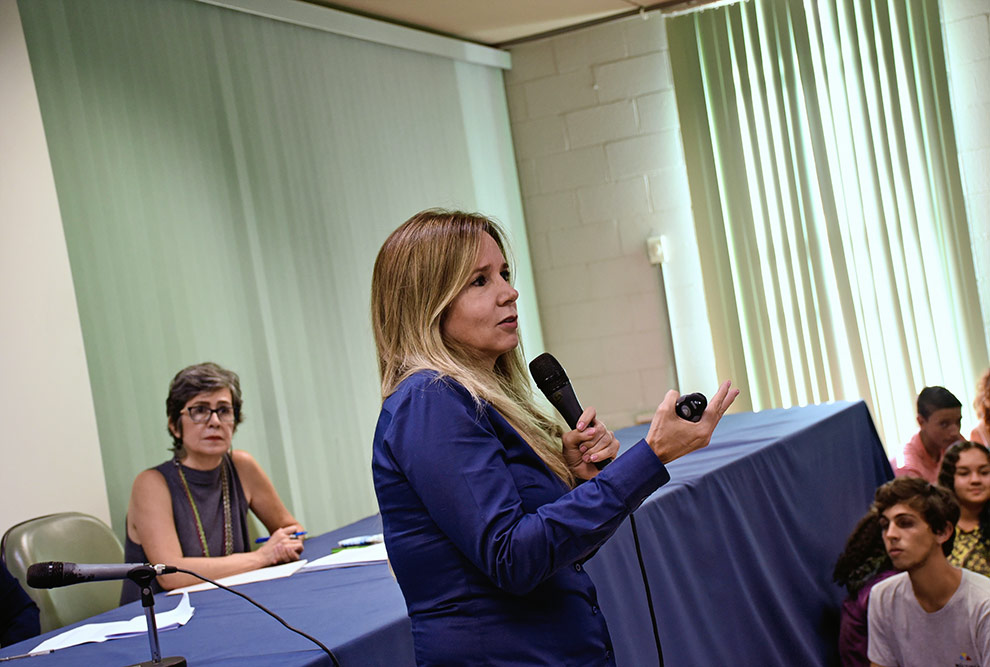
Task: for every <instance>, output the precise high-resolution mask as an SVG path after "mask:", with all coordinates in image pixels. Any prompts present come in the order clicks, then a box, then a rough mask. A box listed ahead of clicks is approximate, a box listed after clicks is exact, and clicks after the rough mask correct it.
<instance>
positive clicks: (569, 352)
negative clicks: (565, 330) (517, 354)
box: [550, 338, 608, 405]
mask: <svg viewBox="0 0 990 667" xmlns="http://www.w3.org/2000/svg"><path fill="white" fill-rule="evenodd" d="M601 343H602V341H601V339H599V338H592V339H589V340H576V341H569V342H566V343H560V344H559V345H555V346H554V348H553V349H552V350H550V353H551V354H553V356H554V357H556V359H557V361H559V362H560V365H561V366H563V367H564V370H565V371H566V372H567V377H569V378H571V382H572V385H573V387H574V392H575V393H576V394H577V397H578V400H579V401H583V400H584V397H583V396H582V394H581V387H582V386H583V382H581V380H583V379H584V378H589V377H595V376H597V375H601V374H602V373H604V372H605V371H607V370H608V358H607V357H606V356H605V355H604V354H603V353H602V345H601ZM582 405H583V403H582Z"/></svg>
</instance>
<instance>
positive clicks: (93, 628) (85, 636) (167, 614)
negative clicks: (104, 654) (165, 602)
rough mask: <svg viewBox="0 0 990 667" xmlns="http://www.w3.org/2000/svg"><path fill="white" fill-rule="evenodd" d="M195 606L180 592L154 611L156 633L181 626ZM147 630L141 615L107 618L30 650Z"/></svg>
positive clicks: (127, 635) (143, 617)
mask: <svg viewBox="0 0 990 667" xmlns="http://www.w3.org/2000/svg"><path fill="white" fill-rule="evenodd" d="M193 611H195V608H194V607H193V606H192V605H190V604H189V596H188V595H183V596H182V599H181V600H179V604H178V605H176V607H175V609H171V610H169V611H163V612H160V613H157V614H155V624H156V625H157V626H158V631H159V632H165V631H167V630H174V629H175V628H177V627H179V626H180V625H185V624H186V623H188V622H189V619H190V618H192V615H193ZM147 633H148V619H147V618H146V617H145V616H144V614H142V615H141V616H135V617H134V618H132V619H131V620H129V621H110V622H109V623H87V624H86V625H80V626H79V627H78V628H73V629H71V630H67V631H65V632H63V633H61V634H58V635H55V636H54V637H51V638H50V639H46V640H45V641H43V642H41V643H40V644H38V645H37V646H35V647H34V649H33V650H32V651H30V652H31V653H37V652H42V651H56V650H58V649H61V648H68V647H69V646H76V645H77V644H86V643H88V642H105V641H106V640H108V639H121V638H123V637H133V636H135V635H144V634H147Z"/></svg>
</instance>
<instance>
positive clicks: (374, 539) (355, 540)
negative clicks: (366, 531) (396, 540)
mask: <svg viewBox="0 0 990 667" xmlns="http://www.w3.org/2000/svg"><path fill="white" fill-rule="evenodd" d="M384 541H385V536H384V535H383V534H381V533H378V534H377V535H361V536H359V537H349V538H347V539H345V540H340V541H339V542H337V546H338V547H340V548H341V549H347V548H348V547H364V546H368V545H369V544H380V543H382V542H384Z"/></svg>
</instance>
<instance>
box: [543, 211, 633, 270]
mask: <svg viewBox="0 0 990 667" xmlns="http://www.w3.org/2000/svg"><path fill="white" fill-rule="evenodd" d="M548 236H549V239H550V255H551V257H552V258H553V263H552V266H553V267H554V268H558V267H562V266H574V265H576V264H580V265H584V264H588V263H591V262H594V261H598V260H602V259H608V258H612V257H618V256H620V255H619V250H620V244H619V230H618V228H617V226H616V224H615V222H614V221H609V222H602V223H598V224H594V225H584V226H582V227H578V228H577V229H566V230H561V231H556V232H549V233H548Z"/></svg>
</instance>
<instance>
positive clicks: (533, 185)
mask: <svg viewBox="0 0 990 667" xmlns="http://www.w3.org/2000/svg"><path fill="white" fill-rule="evenodd" d="M516 171H517V172H518V174H519V190H520V191H521V192H522V196H523V197H528V196H531V195H534V194H537V193H538V192H539V191H540V183H539V179H538V178H537V174H536V160H517V161H516Z"/></svg>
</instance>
